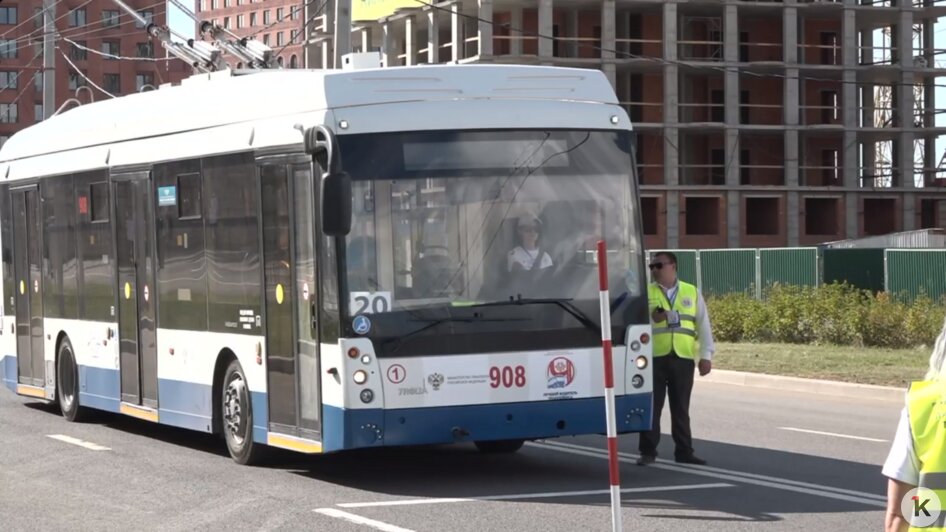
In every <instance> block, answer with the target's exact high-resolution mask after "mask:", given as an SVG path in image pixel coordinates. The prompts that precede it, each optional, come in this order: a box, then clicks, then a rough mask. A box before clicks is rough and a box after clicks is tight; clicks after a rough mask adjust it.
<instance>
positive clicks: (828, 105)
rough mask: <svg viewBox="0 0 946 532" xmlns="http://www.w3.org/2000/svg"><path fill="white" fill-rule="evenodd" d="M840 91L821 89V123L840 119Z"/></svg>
mask: <svg viewBox="0 0 946 532" xmlns="http://www.w3.org/2000/svg"><path fill="white" fill-rule="evenodd" d="M839 107H840V102H839V100H838V91H835V90H830V91H821V123H822V124H833V123H835V121H837V119H838V108H839Z"/></svg>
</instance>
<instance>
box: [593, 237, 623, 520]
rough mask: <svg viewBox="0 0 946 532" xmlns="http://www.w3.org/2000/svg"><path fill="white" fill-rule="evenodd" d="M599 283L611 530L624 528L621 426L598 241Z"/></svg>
mask: <svg viewBox="0 0 946 532" xmlns="http://www.w3.org/2000/svg"><path fill="white" fill-rule="evenodd" d="M598 287H599V288H600V293H599V298H600V302H601V348H602V351H603V353H604V413H605V422H606V423H607V425H608V466H609V469H610V472H611V530H612V531H613V532H621V531H622V530H623V528H622V527H621V479H620V473H619V471H618V429H617V420H616V419H615V408H614V359H613V357H612V354H611V297H610V296H609V294H608V247H607V246H606V245H605V242H604V240H599V241H598Z"/></svg>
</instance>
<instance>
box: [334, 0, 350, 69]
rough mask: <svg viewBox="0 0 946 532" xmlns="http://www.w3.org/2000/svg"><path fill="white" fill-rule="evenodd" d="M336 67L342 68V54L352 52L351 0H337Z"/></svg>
mask: <svg viewBox="0 0 946 532" xmlns="http://www.w3.org/2000/svg"><path fill="white" fill-rule="evenodd" d="M334 50H335V57H334V65H333V66H334V67H335V68H342V56H343V55H346V54H350V53H351V0H335V46H334Z"/></svg>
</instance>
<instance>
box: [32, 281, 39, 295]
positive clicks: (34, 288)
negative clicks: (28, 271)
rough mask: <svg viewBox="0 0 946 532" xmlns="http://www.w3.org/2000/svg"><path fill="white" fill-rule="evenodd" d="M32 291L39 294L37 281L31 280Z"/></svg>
mask: <svg viewBox="0 0 946 532" xmlns="http://www.w3.org/2000/svg"><path fill="white" fill-rule="evenodd" d="M33 291H34V292H36V293H37V294H38V293H39V279H33Z"/></svg>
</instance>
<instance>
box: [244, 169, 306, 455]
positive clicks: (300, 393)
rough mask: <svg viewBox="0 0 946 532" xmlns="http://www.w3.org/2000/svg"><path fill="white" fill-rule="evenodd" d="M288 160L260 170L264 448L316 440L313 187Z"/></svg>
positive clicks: (301, 170)
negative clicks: (285, 439) (276, 441)
mask: <svg viewBox="0 0 946 532" xmlns="http://www.w3.org/2000/svg"><path fill="white" fill-rule="evenodd" d="M292 161H293V160H292V159H288V158H278V159H274V160H268V161H264V160H261V161H260V165H259V176H260V205H261V213H260V226H261V232H262V238H261V242H262V247H263V265H264V269H263V271H264V274H263V275H264V294H263V296H264V298H265V304H264V312H265V334H266V372H267V381H268V382H267V390H268V393H267V395H268V398H269V401H268V403H269V412H268V413H269V431H270V433H271V437H270V442H271V443H272V442H273V436H272V435H273V434H276V435H287V436H293V437H297V438H302V439H304V440H308V441H312V442H320V441H321V396H320V394H319V361H318V341H317V336H318V335H317V323H316V319H315V317H316V315H317V314H316V313H315V312H316V311H315V309H316V307H317V305H316V304H315V303H316V302H317V301H318V297H317V293H316V289H317V286H316V282H315V281H316V261H315V238H314V235H315V224H314V217H315V211H314V208H313V199H314V198H313V188H312V187H313V183H312V174H311V169H310V166H309V164H308V163H303V162H301V161H298V162H296V163H295V164H293V162H292ZM277 438H278V436H277ZM297 448H298V446H297ZM318 448H319V446H313V447H312V448H306V449H308V450H312V451H316V450H318Z"/></svg>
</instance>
